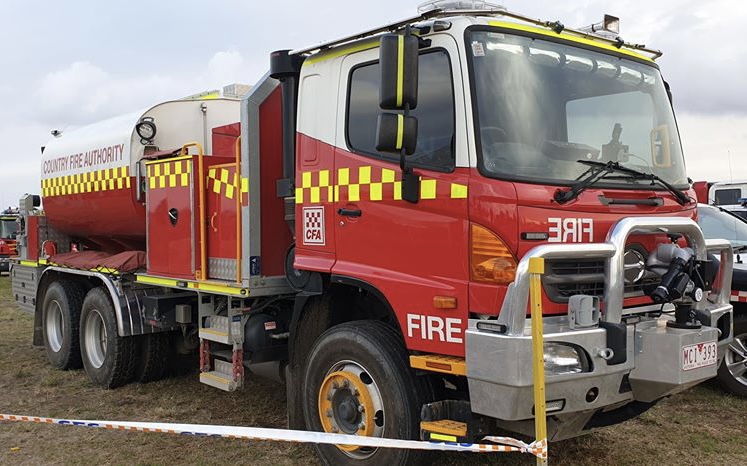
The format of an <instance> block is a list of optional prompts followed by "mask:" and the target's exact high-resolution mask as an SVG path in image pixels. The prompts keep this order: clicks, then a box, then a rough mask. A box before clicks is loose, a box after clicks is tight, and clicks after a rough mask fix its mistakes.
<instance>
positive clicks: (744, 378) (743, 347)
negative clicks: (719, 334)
mask: <svg viewBox="0 0 747 466" xmlns="http://www.w3.org/2000/svg"><path fill="white" fill-rule="evenodd" d="M717 378H718V382H719V384H720V385H721V386H722V387H724V388H725V389H726V390H728V391H729V392H731V393H733V394H735V395H739V396H742V397H747V316H743V315H742V316H735V317H734V341H733V342H732V343H731V344H730V345H729V347H728V348H727V349H726V354H725V355H724V361H723V362H722V363H721V366H720V367H719V368H718V377H717Z"/></svg>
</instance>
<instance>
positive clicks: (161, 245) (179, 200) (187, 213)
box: [145, 156, 199, 278]
mask: <svg viewBox="0 0 747 466" xmlns="http://www.w3.org/2000/svg"><path fill="white" fill-rule="evenodd" d="M195 165H196V164H195V163H194V161H193V158H192V156H184V157H177V158H171V159H162V160H154V161H151V162H146V164H145V166H146V170H147V174H148V183H147V186H148V189H147V196H148V200H147V202H146V205H147V209H148V210H147V214H146V228H147V235H148V244H149V245H150V247H149V248H148V273H149V274H152V275H163V276H167V277H181V278H194V275H195V270H196V267H199V264H197V263H196V261H197V260H199V256H197V255H196V254H195V251H196V248H197V246H198V243H197V240H196V238H198V236H197V235H196V233H197V220H196V214H197V212H196V210H195V194H196V193H195V191H196V186H195V183H194V171H195V168H196V166H195Z"/></svg>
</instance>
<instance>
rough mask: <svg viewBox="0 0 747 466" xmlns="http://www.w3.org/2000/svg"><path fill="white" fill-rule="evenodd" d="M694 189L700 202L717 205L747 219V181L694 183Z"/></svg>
mask: <svg viewBox="0 0 747 466" xmlns="http://www.w3.org/2000/svg"><path fill="white" fill-rule="evenodd" d="M693 189H695V192H696V194H697V197H698V202H702V203H704V204H709V205H717V206H719V207H721V208H722V209H726V210H728V211H731V212H733V213H734V214H735V215H738V216H740V217H742V218H747V181H719V182H715V183H714V182H707V181H697V182H695V183H693Z"/></svg>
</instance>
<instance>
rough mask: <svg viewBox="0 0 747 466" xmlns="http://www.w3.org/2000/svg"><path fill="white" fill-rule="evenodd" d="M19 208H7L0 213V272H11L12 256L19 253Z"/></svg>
mask: <svg viewBox="0 0 747 466" xmlns="http://www.w3.org/2000/svg"><path fill="white" fill-rule="evenodd" d="M17 221H18V210H16V209H12V208H10V207H9V208H7V209H5V210H4V211H3V212H2V213H0V273H1V272H10V258H11V257H14V256H16V255H17V253H18V251H17V249H16V231H17V230H18V225H17Z"/></svg>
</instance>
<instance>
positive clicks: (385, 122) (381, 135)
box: [376, 113, 418, 155]
mask: <svg viewBox="0 0 747 466" xmlns="http://www.w3.org/2000/svg"><path fill="white" fill-rule="evenodd" d="M376 134H377V135H378V138H377V141H376V150H377V151H379V152H390V153H394V154H401V153H402V149H404V150H405V154H407V155H412V154H414V153H415V148H416V146H417V142H418V120H417V118H414V117H411V116H404V115H399V114H395V113H382V114H380V115H379V121H378V124H377V128H376Z"/></svg>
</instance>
